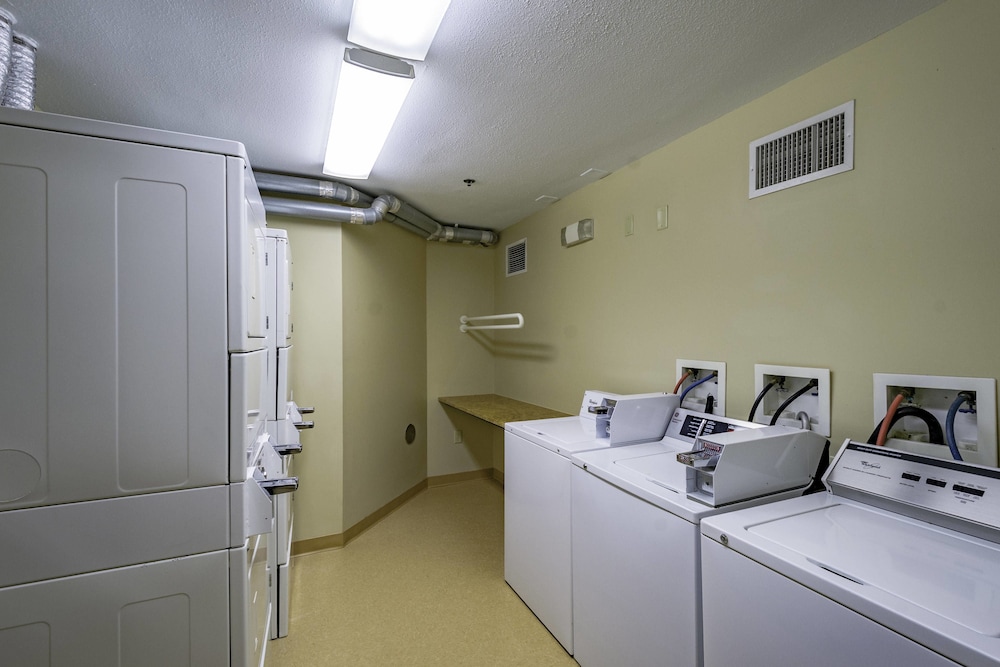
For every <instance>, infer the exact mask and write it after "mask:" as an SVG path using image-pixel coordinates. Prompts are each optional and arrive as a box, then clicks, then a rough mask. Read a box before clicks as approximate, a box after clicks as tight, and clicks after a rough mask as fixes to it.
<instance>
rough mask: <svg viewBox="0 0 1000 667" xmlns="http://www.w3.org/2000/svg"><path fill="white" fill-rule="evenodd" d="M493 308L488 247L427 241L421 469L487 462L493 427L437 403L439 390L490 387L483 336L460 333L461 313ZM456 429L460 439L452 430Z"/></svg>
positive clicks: (435, 471) (460, 468)
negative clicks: (424, 445) (424, 437)
mask: <svg viewBox="0 0 1000 667" xmlns="http://www.w3.org/2000/svg"><path fill="white" fill-rule="evenodd" d="M492 312H493V251H492V250H491V249H488V248H479V247H463V246H455V245H450V244H443V243H427V420H428V422H427V427H428V442H427V475H428V476H430V477H434V476H437V475H448V474H452V473H457V472H467V471H470V470H484V469H488V468H492V467H493V440H492V431H493V430H494V429H495V428H496V427H494V426H491V425H490V424H487V423H486V422H484V421H482V420H480V419H476V418H475V417H471V416H469V415H466V414H464V413H461V412H459V411H457V410H453V409H451V408H445V407H444V406H442V405H441V404H440V403H438V400H437V399H438V397H440V396H461V395H466V394H491V393H493V386H494V380H493V368H494V361H493V350H492V344H491V342H490V337H489V336H484V335H481V334H479V333H466V334H463V333H460V332H459V330H458V319H459V318H460V317H461V316H462V315H488V314H490V313H492ZM456 430H459V431H461V432H462V440H463V442H461V443H455V442H454V439H455V438H454V431H456Z"/></svg>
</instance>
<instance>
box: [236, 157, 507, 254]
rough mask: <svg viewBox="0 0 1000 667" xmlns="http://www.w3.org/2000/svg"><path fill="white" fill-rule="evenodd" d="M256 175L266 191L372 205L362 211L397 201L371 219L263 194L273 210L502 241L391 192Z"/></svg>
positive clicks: (472, 240) (444, 237)
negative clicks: (448, 222)
mask: <svg viewBox="0 0 1000 667" xmlns="http://www.w3.org/2000/svg"><path fill="white" fill-rule="evenodd" d="M254 179H255V180H256V181H257V187H258V189H260V190H261V191H263V192H275V193H283V194H293V195H302V196H305V197H316V198H322V199H333V200H335V201H340V202H343V203H345V204H349V205H350V204H360V205H361V206H370V208H369V209H360V210H363V211H374V210H375V209H376V205H375V203H376V202H377V201H378V200H379V199H383V198H386V201H389V200H391V201H393V202H396V204H397V206H396V207H395V208H389V209H386V210H385V211H384V212H383V213H382V215H381V217H378V218H377V219H374V220H373V219H371V217H372V215H373V213H367V214H354V213H352V209H350V208H348V207H344V206H335V205H333V204H329V203H326V202H310V201H307V200H301V199H295V200H293V199H279V198H276V197H263V199H264V207H265V209H266V210H267V211H269V212H271V213H277V214H282V215H290V216H295V217H301V218H317V219H319V220H330V221H333V222H349V223H353V224H367V225H370V224H372V223H374V222H376V221H377V220H385V221H387V222H392V223H393V224H395V225H398V226H399V227H401V228H403V229H405V230H406V231H408V232H411V233H413V234H417V235H418V236H421V237H422V238H424V239H426V240H428V241H445V242H451V243H463V244H466V245H472V244H481V245H485V246H491V245H494V244H495V243H497V241H499V239H500V237H499V236H498V235H497V234H496V233H495V232H491V231H488V230H479V229H469V228H465V227H459V226H457V225H455V226H450V227H445V226H443V225H442V224H441V223H439V222H438V221H437V220H434V219H433V218H431V217H429V216H428V215H426V214H424V213H423V212H421V211H418V210H417V209H415V208H413V207H412V206H410V205H409V204H406V203H405V202H402V201H400V200H399V199H397V198H395V197H392V196H391V195H381V196H380V197H378V198H376V199H372V197H371V196H370V195H367V194H365V193H363V192H361V191H360V190H355V189H354V188H352V187H350V186H349V185H344V184H343V183H335V182H332V181H321V180H317V179H313V178H303V177H301V176H285V175H282V174H273V173H269V172H265V171H260V172H258V171H255V172H254Z"/></svg>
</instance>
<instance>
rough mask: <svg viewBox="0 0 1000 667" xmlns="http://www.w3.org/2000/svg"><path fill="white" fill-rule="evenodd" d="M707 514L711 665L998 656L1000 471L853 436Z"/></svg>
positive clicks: (829, 664)
mask: <svg viewBox="0 0 1000 667" xmlns="http://www.w3.org/2000/svg"><path fill="white" fill-rule="evenodd" d="M823 481H824V484H825V485H826V487H827V491H828V492H827V493H821V494H814V495H810V496H807V497H804V498H795V499H791V500H786V501H784V502H780V503H773V504H770V505H766V506H762V507H754V508H751V509H748V510H744V511H740V512H733V513H730V514H725V515H720V516H716V517H712V518H710V519H708V520H706V521H705V522H703V523H702V533H703V537H702V544H703V548H702V558H703V574H704V590H703V595H704V617H705V664H706V665H710V666H713V667H715V666H719V667H721V666H723V665H726V666H729V665H733V664H740V665H745V666H746V667H764V666H767V667H771V666H773V665H805V664H808V665H819V666H825V667H841V666H844V667H846V666H847V665H898V666H900V667H902V666H906V667H913V666H917V665H919V666H921V667H931V666H934V667H936V666H939V665H976V666H984V667H985V666H996V665H1000V528H998V526H1000V470H997V469H996V468H988V467H984V466H977V465H973V464H969V463H963V462H958V461H950V460H943V459H936V458H931V457H927V456H923V455H918V454H910V453H906V452H902V451H898V450H893V449H890V448H888V447H874V446H870V445H866V444H860V443H856V442H852V441H847V442H846V443H845V445H844V446H843V447H842V448H841V450H840V452H839V453H838V455H837V458H836V459H835V461H834V463H833V464H832V465H831V467H830V470H829V471H828V472H827V474H826V476H825V477H824V480H823Z"/></svg>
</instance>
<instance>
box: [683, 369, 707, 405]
mask: <svg viewBox="0 0 1000 667" xmlns="http://www.w3.org/2000/svg"><path fill="white" fill-rule="evenodd" d="M714 377H715V373H711V374H710V375H706V376H705V377H703V378H702V379H700V380H698V381H697V382H692V383H691V384H689V385H688V386H687V389H685V390H684V391H682V392H681V403H682V404H683V403H684V397H685V396H687V395H688V393H689V392H690V391H691V390H692V389H694V388H695V387H697V386H698V385H700V384H705V383H706V382H708V381H709V380H711V379H712V378H714Z"/></svg>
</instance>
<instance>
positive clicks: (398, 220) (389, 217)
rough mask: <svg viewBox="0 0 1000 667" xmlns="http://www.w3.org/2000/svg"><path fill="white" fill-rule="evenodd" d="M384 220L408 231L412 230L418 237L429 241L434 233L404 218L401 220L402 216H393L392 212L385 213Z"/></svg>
mask: <svg viewBox="0 0 1000 667" xmlns="http://www.w3.org/2000/svg"><path fill="white" fill-rule="evenodd" d="M385 221H386V222H391V223H392V224H394V225H396V226H397V227H401V228H402V229H405V230H406V231H408V232H412V233H414V234H416V235H417V236H419V237H420V238H422V239H423V240H425V241H431V240H433V239H434V235H433V234H429V233H428V232H427V231H425V230H423V229H421V228H420V227H417V226H416V225H414V224H413V223H412V222H408V221H406V220H403V219H402V218H400V217H398V216H395V215H393V214H392V213H386V215H385Z"/></svg>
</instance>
